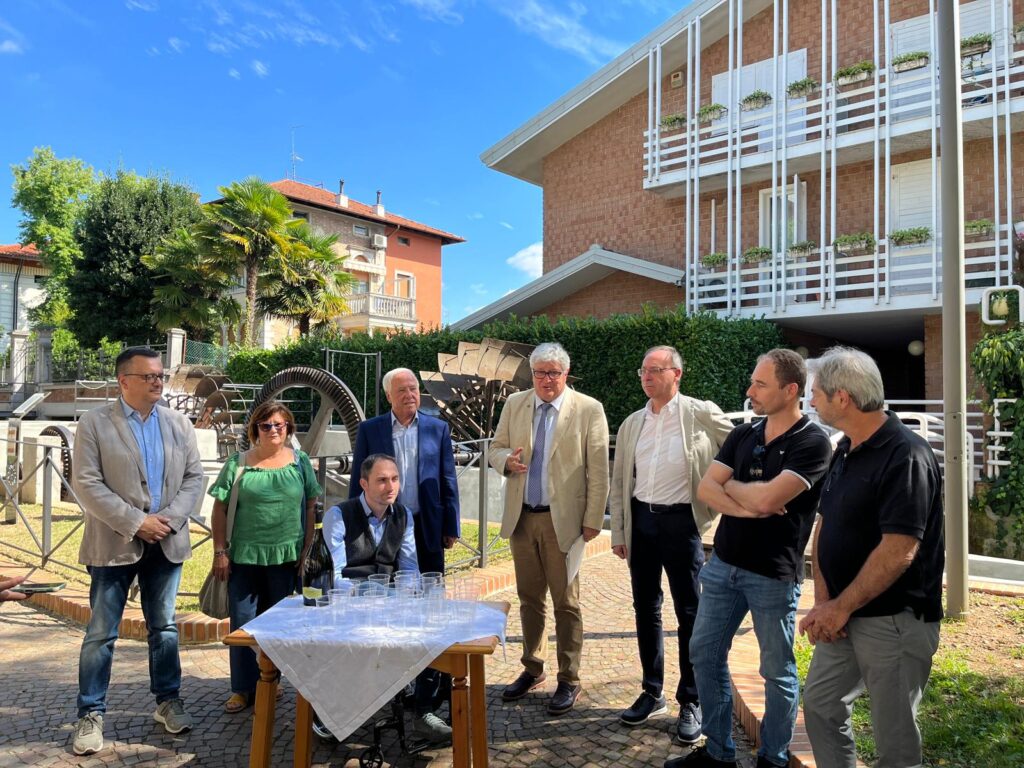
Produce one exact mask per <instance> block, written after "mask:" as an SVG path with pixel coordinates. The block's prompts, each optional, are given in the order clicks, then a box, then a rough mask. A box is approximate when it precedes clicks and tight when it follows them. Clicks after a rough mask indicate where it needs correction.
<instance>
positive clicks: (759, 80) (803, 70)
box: [711, 48, 807, 151]
mask: <svg viewBox="0 0 1024 768" xmlns="http://www.w3.org/2000/svg"><path fill="white" fill-rule="evenodd" d="M788 69H789V72H786V71H784V70H783V68H782V66H781V60H780V66H779V80H780V82H779V88H778V92H779V95H778V98H779V100H780V101H779V107H780V111H781V110H783V109H785V108H786V106H787V100H786V86H787V85H788V84H789V83H792V82H793V81H794V80H800V79H801V78H803V77H806V76H807V49H806V48H801V49H800V50H797V51H790V52H789V67H788ZM729 74H730V73H729V71H728V70H726V71H725V72H719V73H718V74H717V75H715V76H713V77H712V78H711V101H712V102H713V103H716V104H724V105H725V106H726V107H727V108H728V109H730V110H736V111H737V113H738V118H737V119H738V120H739V121H740V122H741V123H742V124H743V128H744V130H747V129H749V128H751V127H752V126H758V125H766V126H770V125H771V122H772V115H773V114H774V112H773V108H772V106H771V105H768V106H766V107H763V108H762V109H760V110H757V111H755V112H742V111H740V106H739V101H740V99H742V98H743V97H745V96H747V95H748V94H750V93H751V92H753V91H759V90H760V91H767V92H768V93H770V94H772V95H773V96H774V95H775V92H776V88H775V84H774V82H773V80H774V75H775V60H774V59H764V60H763V61H755V62H754V63H753V64H747V65H746V66H745V67H742V68H741V69H740V71H739V77H738V78H737V85H736V88H737V89H738V92H737V90H736V89H734V90H733V94H732V95H733V99H734V103H733V104H729ZM792 103H796V102H795V101H794V102H792ZM728 121H729V113H728V112H727V113H726V114H725V115H724V116H723V117H720V118H719V119H718V120H715V121H714V122H713V123H712V125H713V126H714V127H715V131H714V133H716V134H717V133H724V132H725V130H726V128H727V127H728V125H729V122H728ZM779 122H780V124H781V122H782V115H781V114H780V119H779ZM800 128H802V125H801V121H800V120H797V119H796V118H795V117H793V116H791V117H790V120H789V130H790V133H791V138H790V141H789V143H790V144H796V143H798V142H800V141H803V137H802V136H801V135H800V134H799V133H798V134H797V135H795V136H793V135H792V133H793V132H795V131H797V130H798V129H800ZM780 131H781V127H780ZM750 138H751V134H748V135H747V136H746V137H745V138H744V140H745V141H749V139H750ZM758 149H759V150H760V151H765V150H768V149H771V142H770V141H768V142H763V143H762V144H761V146H760V147H758Z"/></svg>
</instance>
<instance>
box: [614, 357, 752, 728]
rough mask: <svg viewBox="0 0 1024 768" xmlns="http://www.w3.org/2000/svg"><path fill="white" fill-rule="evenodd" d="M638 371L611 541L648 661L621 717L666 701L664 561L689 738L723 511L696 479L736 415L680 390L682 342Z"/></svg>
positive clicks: (624, 433) (641, 718)
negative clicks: (624, 567)
mask: <svg viewBox="0 0 1024 768" xmlns="http://www.w3.org/2000/svg"><path fill="white" fill-rule="evenodd" d="M638 374H639V376H640V385H641V386H642V387H643V390H644V393H645V394H646V395H647V396H648V397H649V398H650V400H648V402H647V405H646V406H645V407H644V408H642V409H641V410H639V411H637V412H635V413H633V414H630V415H629V416H628V417H627V418H626V420H625V421H624V422H622V426H621V427H619V433H618V437H617V438H616V441H615V464H614V466H613V468H612V482H611V496H610V498H609V505H610V507H611V529H612V551H614V552H615V554H617V555H618V556H619V557H621V558H624V559H626V560H627V562H628V563H629V575H630V581H631V582H632V588H633V610H634V611H635V613H636V640H637V645H638V646H639V652H640V666H641V668H642V670H643V680H642V681H641V686H642V691H641V693H640V696H639V698H637V700H636V702H634V704H633V706H631V707H630V708H629V709H626V710H624V711H623V712H622V713H621V714H620V715H619V719H620V720H621V721H622V722H623V723H625V724H626V725H629V726H635V725H640V724H641V723H644V722H646V721H647V718H649V717H650V716H651V715H655V714H661V713H662V712H665V711H667V709H668V703H667V702H666V700H665V696H664V694H663V691H662V688H663V685H664V682H665V647H664V639H663V637H662V623H661V604H662V602H663V599H664V596H663V594H662V590H661V574H662V570H664V572H665V573H666V574H667V575H668V584H669V589H670V590H671V591H672V601H673V603H674V605H675V612H676V620H677V621H678V627H679V629H678V637H679V685H678V686H677V687H676V701H677V702H678V703H679V718H678V719H677V721H676V732H675V739H676V740H677V741H679V742H681V743H684V744H691V743H693V742H695V741H697V740H698V739H699V738H700V735H701V710H700V703H699V701H698V696H697V683H696V681H695V679H694V675H693V665H692V664H691V663H690V652H689V646H690V636H691V634H692V633H693V623H694V620H695V618H696V616H697V602H698V599H699V597H700V588H699V586H698V583H697V574H698V573H699V572H700V568H701V566H702V565H703V564H704V547H703V545H702V544H701V538H700V537H701V534H702V533H703V532H704V531H706V530H707V529H708V528H710V527H711V521H712V520H713V519H714V514H715V513H714V512H713V511H711V510H710V509H708V507H707V505H706V504H703V503H702V502H701V501H700V500H699V499H698V498H697V486H698V485H699V484H700V478H701V476H702V475H703V474H704V472H705V471H706V470H707V468H708V467H709V466H710V464H711V461H712V460H713V459H714V457H715V454H716V453H717V452H718V449H719V447H721V445H722V443H723V442H724V441H725V438H726V437H728V435H729V432H730V431H731V430H732V423H731V422H730V421H729V420H728V419H727V418H726V417H725V415H724V414H723V413H722V410H721V409H720V408H719V407H718V406H717V405H715V404H714V403H712V402H710V401H704V400H696V399H694V398H692V397H686V396H685V395H680V394H679V380H680V379H681V378H682V375H683V359H682V357H681V356H680V354H679V352H678V351H677V350H676V349H675V348H674V347H667V346H660V347H652V348H651V349H649V350H647V354H645V355H644V361H643V363H642V364H641V367H640V370H639V371H638Z"/></svg>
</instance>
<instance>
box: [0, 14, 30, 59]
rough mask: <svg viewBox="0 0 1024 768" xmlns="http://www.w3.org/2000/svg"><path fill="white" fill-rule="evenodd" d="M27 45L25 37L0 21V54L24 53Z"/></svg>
mask: <svg viewBox="0 0 1024 768" xmlns="http://www.w3.org/2000/svg"><path fill="white" fill-rule="evenodd" d="M27 47H28V44H27V43H26V41H25V36H24V35H23V34H21V32H19V31H18V30H17V29H15V28H14V27H12V26H11V25H10V24H8V23H7V22H6V21H4V20H3V19H0V54H2V53H10V54H19V53H24V52H25V49H26V48H27Z"/></svg>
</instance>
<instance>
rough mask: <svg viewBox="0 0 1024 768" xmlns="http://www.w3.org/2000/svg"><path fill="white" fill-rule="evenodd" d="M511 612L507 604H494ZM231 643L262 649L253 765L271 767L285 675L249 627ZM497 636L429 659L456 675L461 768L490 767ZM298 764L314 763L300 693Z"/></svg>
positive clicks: (455, 730)
mask: <svg viewBox="0 0 1024 768" xmlns="http://www.w3.org/2000/svg"><path fill="white" fill-rule="evenodd" d="M487 605H490V606H492V607H494V608H498V609H500V610H503V611H504V612H505V613H506V614H508V611H509V608H510V605H509V603H507V602H504V601H501V602H489V603H487ZM224 643H225V644H226V645H240V646H250V647H253V648H256V649H257V655H258V658H259V666H260V680H259V682H258V683H257V684H256V705H255V712H254V715H253V723H252V744H251V746H250V748H249V768H270V746H271V742H272V739H273V735H274V716H275V714H276V713H275V709H276V703H277V696H276V694H277V682H278V679H279V678H280V677H281V673H280V671H279V670H278V668H277V666H275V664H274V662H273V661H271V659H270V657H269V656H267V655H266V654H265V653H263V651H262V650H261V649H260V648H259V644H258V643H257V642H256V639H255V638H254V637H253V636H252V635H250V634H249V633H248V632H246V631H245V630H244V629H236V630H235V631H234V632H232V633H231V634H230V635H228V636H227V637H225V638H224ZM497 645H498V638H497V637H494V636H491V637H485V638H480V639H478V640H471V641H469V642H465V643H456V644H455V645H452V646H449V648H448V649H447V650H446V651H445V652H444V653H442V654H441V655H440V656H438V657H437V658H436V659H434V661H432V662H431V663H430V667H432V668H433V669H437V670H440V671H441V672H447V673H448V674H449V675H451V676H452V698H451V715H452V762H453V764H454V765H455V766H456V768H469V766H470V765H474V766H477V768H487V760H488V757H487V691H486V688H485V683H484V656H489V655H491V654H493V653H494V649H495V648H496V647H497ZM293 761H294V763H293V764H294V766H295V768H309V766H310V764H311V763H312V761H313V708H312V707H311V706H310V705H309V702H308V701H306V699H305V698H304V697H303V696H302V694H301V693H298V692H297V691H296V697H295V749H294V758H293Z"/></svg>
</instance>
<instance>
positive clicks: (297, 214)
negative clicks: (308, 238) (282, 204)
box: [292, 211, 309, 221]
mask: <svg viewBox="0 0 1024 768" xmlns="http://www.w3.org/2000/svg"><path fill="white" fill-rule="evenodd" d="M292 217H293V218H296V219H302V220H303V221H309V214H308V213H306V212H305V211H292Z"/></svg>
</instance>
